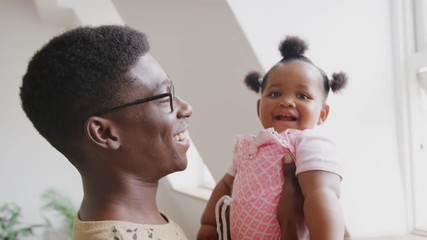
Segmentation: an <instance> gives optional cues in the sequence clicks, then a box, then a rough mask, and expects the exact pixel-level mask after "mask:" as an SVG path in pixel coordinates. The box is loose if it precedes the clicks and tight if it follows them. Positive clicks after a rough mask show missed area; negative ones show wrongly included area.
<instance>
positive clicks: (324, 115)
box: [317, 103, 329, 125]
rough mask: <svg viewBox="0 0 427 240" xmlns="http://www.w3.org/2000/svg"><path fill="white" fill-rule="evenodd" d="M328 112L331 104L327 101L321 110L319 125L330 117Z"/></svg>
mask: <svg viewBox="0 0 427 240" xmlns="http://www.w3.org/2000/svg"><path fill="white" fill-rule="evenodd" d="M328 114H329V105H328V104H326V103H325V104H323V107H322V110H320V116H319V121H318V122H317V125H320V124H322V123H324V122H325V121H326V118H328Z"/></svg>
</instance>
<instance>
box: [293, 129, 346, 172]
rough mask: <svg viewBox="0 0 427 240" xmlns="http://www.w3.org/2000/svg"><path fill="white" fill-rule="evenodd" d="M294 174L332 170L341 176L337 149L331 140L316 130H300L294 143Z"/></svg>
mask: <svg viewBox="0 0 427 240" xmlns="http://www.w3.org/2000/svg"><path fill="white" fill-rule="evenodd" d="M295 152H296V154H295V155H296V156H295V157H296V161H295V162H296V173H295V174H296V175H298V174H299V173H302V172H306V171H312V170H320V171H327V172H332V173H335V174H337V175H339V176H340V177H341V178H342V166H341V163H340V157H339V153H338V149H337V147H336V145H335V143H334V142H333V141H331V140H330V139H329V138H327V137H326V136H325V135H323V134H321V133H320V132H319V131H317V130H313V129H308V130H304V131H302V132H301V134H300V136H299V137H298V139H297V140H296V144H295Z"/></svg>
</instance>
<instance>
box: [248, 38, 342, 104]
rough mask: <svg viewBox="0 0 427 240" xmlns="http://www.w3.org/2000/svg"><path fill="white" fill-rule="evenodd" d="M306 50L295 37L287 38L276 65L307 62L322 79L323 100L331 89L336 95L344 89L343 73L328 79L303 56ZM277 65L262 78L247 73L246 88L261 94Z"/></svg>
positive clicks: (255, 73)
mask: <svg viewBox="0 0 427 240" xmlns="http://www.w3.org/2000/svg"><path fill="white" fill-rule="evenodd" d="M307 49H308V45H307V43H306V42H305V41H304V40H303V39H301V38H299V37H297V36H287V37H286V38H285V39H284V40H283V41H282V42H280V44H279V51H280V54H281V55H282V59H281V60H280V61H279V62H278V63H277V64H279V63H285V62H288V61H294V60H299V61H303V62H307V63H309V64H311V65H313V66H314V67H316V68H317V69H318V70H319V72H320V74H321V75H322V78H323V86H324V92H325V99H326V97H327V96H328V94H329V89H331V90H332V92H334V93H336V92H339V91H340V90H342V89H343V88H345V87H346V85H347V82H348V78H347V75H346V74H345V73H344V72H337V73H333V74H332V78H331V79H329V78H328V76H327V75H326V73H325V72H324V71H323V70H322V69H321V68H319V67H318V66H316V65H315V64H314V63H313V62H312V61H311V60H310V59H309V58H308V57H306V56H305V55H304V53H305V51H306V50H307ZM277 64H275V65H274V66H273V67H272V68H270V70H269V71H268V72H267V73H266V74H265V75H264V76H262V74H260V73H259V72H255V71H252V72H249V73H248V74H247V75H246V77H245V80H244V82H245V83H246V86H247V87H248V88H249V89H250V90H252V91H254V92H256V93H259V92H263V91H264V87H265V86H266V80H267V79H268V75H269V73H270V72H271V71H272V70H273V69H274V68H275V67H276V66H277Z"/></svg>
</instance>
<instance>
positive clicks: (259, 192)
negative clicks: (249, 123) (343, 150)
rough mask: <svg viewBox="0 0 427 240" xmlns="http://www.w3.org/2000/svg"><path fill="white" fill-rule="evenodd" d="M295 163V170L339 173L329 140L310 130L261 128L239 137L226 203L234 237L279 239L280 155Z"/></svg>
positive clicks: (340, 174) (340, 173) (281, 159)
mask: <svg viewBox="0 0 427 240" xmlns="http://www.w3.org/2000/svg"><path fill="white" fill-rule="evenodd" d="M285 155H289V156H291V157H292V159H294V160H295V163H296V168H297V170H296V174H297V175H298V174H299V173H301V172H305V171H310V170H322V171H328V172H333V173H336V174H338V175H339V176H342V170H341V165H340V162H339V157H338V154H337V150H336V147H335V145H334V143H333V142H331V141H330V140H329V139H328V138H326V137H325V136H323V135H322V134H320V132H319V131H317V130H314V129H307V130H303V131H301V130H296V129H288V130H286V131H284V132H282V133H280V134H279V133H277V132H276V131H275V130H274V129H273V128H269V129H263V130H261V131H260V132H259V133H258V134H257V135H256V136H254V135H239V136H237V139H236V143H235V147H234V159H233V163H232V164H231V166H230V168H229V170H228V172H227V173H228V174H230V175H231V176H234V177H235V178H234V183H233V192H232V199H233V202H232V204H231V206H230V231H231V238H232V239H233V240H240V239H274V240H276V239H280V227H279V224H278V221H277V217H276V214H277V204H278V201H279V198H280V193H281V191H282V186H283V183H284V181H285V179H284V177H283V157H284V156H285Z"/></svg>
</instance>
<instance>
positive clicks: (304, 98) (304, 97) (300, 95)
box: [297, 93, 310, 100]
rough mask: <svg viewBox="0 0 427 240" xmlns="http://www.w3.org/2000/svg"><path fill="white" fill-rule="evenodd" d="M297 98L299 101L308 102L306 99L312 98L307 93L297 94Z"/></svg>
mask: <svg viewBox="0 0 427 240" xmlns="http://www.w3.org/2000/svg"><path fill="white" fill-rule="evenodd" d="M297 98H298V99H303V100H306V99H309V98H310V96H308V94H305V93H298V94H297Z"/></svg>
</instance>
